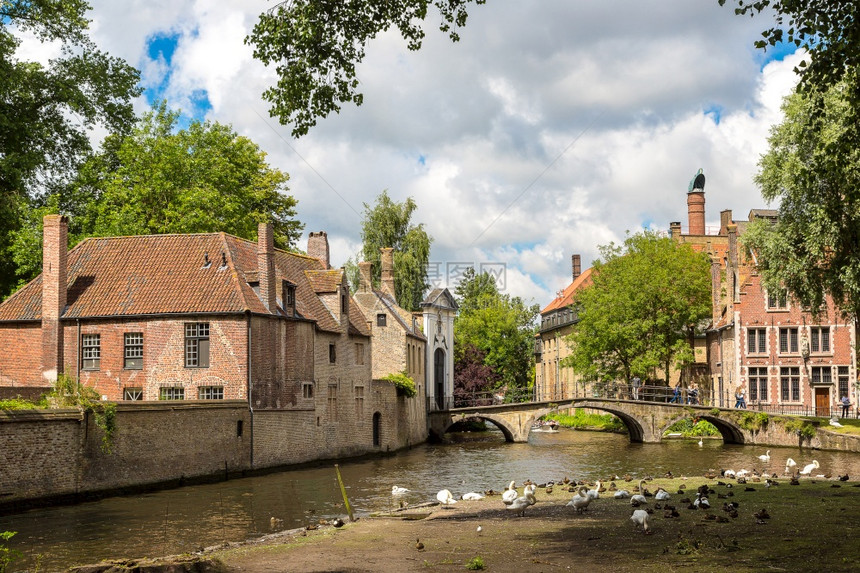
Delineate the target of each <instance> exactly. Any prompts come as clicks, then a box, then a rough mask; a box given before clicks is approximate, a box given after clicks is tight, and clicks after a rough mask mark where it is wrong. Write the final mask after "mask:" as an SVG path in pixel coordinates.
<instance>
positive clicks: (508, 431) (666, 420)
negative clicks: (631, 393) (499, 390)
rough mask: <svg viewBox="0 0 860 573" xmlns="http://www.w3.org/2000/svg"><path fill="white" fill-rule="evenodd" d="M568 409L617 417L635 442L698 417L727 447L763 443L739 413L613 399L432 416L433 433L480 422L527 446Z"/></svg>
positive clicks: (651, 439) (659, 438) (653, 440)
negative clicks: (537, 426) (545, 422)
mask: <svg viewBox="0 0 860 573" xmlns="http://www.w3.org/2000/svg"><path fill="white" fill-rule="evenodd" d="M568 408H590V409H593V410H601V411H603V412H606V413H609V414H612V415H614V416H617V417H618V418H619V419H620V420H621V421H622V422H623V423H624V425H625V426H626V427H627V432H628V435H629V436H630V441H631V442H639V443H642V442H644V443H659V442H660V441H662V439H663V432H665V431H666V429H667V428H669V426H671V425H672V424H674V423H675V422H677V421H678V420H681V419H683V418H694V417H698V418H701V419H703V420H707V421H708V422H710V423H711V424H713V425H714V426H715V427H716V428H717V429H718V430H719V431H720V434H722V436H723V442H725V443H727V444H744V443H756V442H758V443H761V440H756V436H754V435H753V434H752V432H751V431H749V430H745V429H744V428H741V427H740V426H739V425H738V424H737V422H736V421H735V418H736V415H737V413H738V411H737V410H733V409H731V408H713V407H710V406H690V405H683V404H667V403H664V402H645V401H637V400H617V399H611V398H574V399H569V400H561V401H557V402H524V403H520V404H500V405H495V406H475V407H471V408H455V409H452V410H445V411H439V412H431V413H430V414H429V418H430V433H431V435H433V436H434V437H436V438H441V437H442V436H443V435H444V434H445V432H447V431H448V428H450V427H451V426H452V425H454V424H455V423H457V422H461V421H463V420H466V419H468V418H479V419H481V420H486V421H488V422H491V423H492V424H494V425H495V426H497V427H498V428H499V429H500V430H501V431H502V433H503V434H504V435H505V440H507V441H509V442H526V441H528V439H529V432H531V429H532V424H534V422H535V420H537V419H538V418H540V417H541V416H544V415H547V414H550V413H552V412H556V411H558V410H566V409H568ZM718 413H719V414H718ZM730 413H732V415H729V414H730Z"/></svg>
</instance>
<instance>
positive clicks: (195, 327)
mask: <svg viewBox="0 0 860 573" xmlns="http://www.w3.org/2000/svg"><path fill="white" fill-rule="evenodd" d="M185 367H186V368H209V323H208V322H188V323H186V324H185Z"/></svg>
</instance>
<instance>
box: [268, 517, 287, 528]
mask: <svg viewBox="0 0 860 573" xmlns="http://www.w3.org/2000/svg"><path fill="white" fill-rule="evenodd" d="M269 527H270V528H272V529H281V528H282V527H284V520H283V519H280V518H278V517H272V518H270V519H269Z"/></svg>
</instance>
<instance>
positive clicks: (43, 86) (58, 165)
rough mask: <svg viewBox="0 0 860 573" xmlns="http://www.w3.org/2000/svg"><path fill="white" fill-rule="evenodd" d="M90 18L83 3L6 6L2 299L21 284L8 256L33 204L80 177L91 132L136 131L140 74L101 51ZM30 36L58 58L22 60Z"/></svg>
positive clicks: (0, 107)
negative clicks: (50, 46) (52, 46)
mask: <svg viewBox="0 0 860 573" xmlns="http://www.w3.org/2000/svg"><path fill="white" fill-rule="evenodd" d="M87 10H89V5H88V4H87V3H86V2H85V1H83V0H33V1H24V0H0V295H3V294H7V293H8V292H9V290H10V289H11V288H12V287H13V286H14V284H15V275H16V272H15V265H14V261H13V258H12V257H11V256H10V254H9V248H10V245H11V241H12V238H13V235H14V234H15V233H16V232H17V231H18V230H19V229H20V228H21V226H22V224H23V223H24V219H25V217H26V211H27V209H28V207H29V206H30V203H31V201H33V200H34V199H39V198H43V197H44V196H45V195H48V194H50V193H52V192H54V191H56V189H57V188H59V187H61V186H63V185H64V184H65V183H66V182H67V181H68V180H69V179H70V178H71V177H73V176H74V174H75V173H76V171H77V169H78V167H79V166H80V164H81V162H82V161H83V160H84V159H85V158H86V157H87V156H88V155H89V153H90V152H91V147H90V140H89V137H88V131H90V130H91V129H93V128H95V127H97V126H99V127H104V128H107V129H108V130H109V131H114V132H117V133H124V132H127V131H128V130H129V129H130V128H131V126H132V125H133V123H134V112H133V110H132V106H131V100H132V99H133V98H134V97H136V96H137V95H138V94H139V93H140V88H139V87H138V85H137V84H138V79H139V74H138V71H137V70H136V69H134V68H133V67H131V66H129V65H128V64H127V63H126V62H125V61H123V60H122V59H119V58H114V57H111V56H109V55H108V54H106V53H104V52H101V51H99V50H98V49H97V48H96V46H95V45H94V44H93V43H92V41H91V40H90V38H89V36H88V34H87V28H88V25H89V21H88V20H87V18H86V12H87ZM24 34H31V35H32V36H33V37H34V38H35V40H33V39H31V40H30V41H41V42H57V43H58V44H59V45H60V46H61V52H60V55H59V56H58V57H56V58H54V59H52V60H50V61H49V62H48V63H47V64H41V63H38V62H33V61H25V60H23V59H21V58H20V54H19V47H20V46H21V42H22V40H21V38H22V36H23V35H24Z"/></svg>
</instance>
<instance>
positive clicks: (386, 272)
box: [379, 247, 397, 300]
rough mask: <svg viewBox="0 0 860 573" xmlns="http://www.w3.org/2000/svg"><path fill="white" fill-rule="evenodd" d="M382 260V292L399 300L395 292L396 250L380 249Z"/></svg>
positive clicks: (389, 248)
mask: <svg viewBox="0 0 860 573" xmlns="http://www.w3.org/2000/svg"><path fill="white" fill-rule="evenodd" d="M379 251H380V253H381V255H380V259H381V260H382V281H381V283H382V284H381V290H382V292H384V293H387V294H388V295H390V296H391V298H393V299H394V300H397V295H396V294H395V292H394V249H392V248H391V247H383V248H381V249H379Z"/></svg>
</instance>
